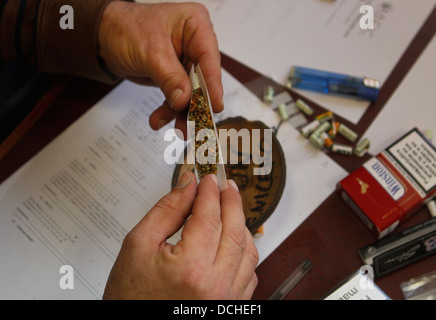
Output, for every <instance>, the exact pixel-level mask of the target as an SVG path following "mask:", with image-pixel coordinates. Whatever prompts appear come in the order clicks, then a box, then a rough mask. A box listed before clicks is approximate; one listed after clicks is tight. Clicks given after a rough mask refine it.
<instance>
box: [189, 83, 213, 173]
mask: <svg viewBox="0 0 436 320" xmlns="http://www.w3.org/2000/svg"><path fill="white" fill-rule="evenodd" d="M188 120H189V121H194V122H195V137H197V136H198V133H199V132H200V131H201V130H203V129H209V132H211V131H213V132H215V131H214V124H213V120H212V114H211V112H210V107H209V104H208V102H207V99H206V97H205V96H204V95H203V91H202V90H201V88H200V87H199V88H196V89H194V90H193V94H192V99H191V105H190V106H189V116H188ZM210 130H211V131H210ZM205 138H207V141H206V142H204V141H197V139H196V140H195V155H196V157H195V167H196V169H197V174H198V178H199V179H202V178H203V177H204V176H206V175H208V174H217V163H218V154H219V153H218V152H219V150H218V148H219V146H218V142H217V137H216V136H215V134H214V135H213V136H210V135H207V136H205ZM200 146H203V148H204V146H205V147H206V148H205V152H204V157H207V158H208V159H214V160H215V161H208V162H206V163H205V164H202V163H199V162H198V159H197V158H198V157H197V150H198V149H199V148H200ZM211 162H212V163H211Z"/></svg>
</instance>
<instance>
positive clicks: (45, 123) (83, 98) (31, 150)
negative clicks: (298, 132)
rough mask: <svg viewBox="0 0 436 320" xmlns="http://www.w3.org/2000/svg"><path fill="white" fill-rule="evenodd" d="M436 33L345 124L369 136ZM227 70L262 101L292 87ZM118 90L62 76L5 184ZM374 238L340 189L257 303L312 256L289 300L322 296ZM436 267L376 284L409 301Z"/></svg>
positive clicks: (347, 164) (38, 110)
mask: <svg viewBox="0 0 436 320" xmlns="http://www.w3.org/2000/svg"><path fill="white" fill-rule="evenodd" d="M435 33H436V9H435V10H434V11H433V12H432V13H431V15H430V16H429V18H428V20H427V21H426V23H425V24H424V25H423V27H422V29H421V30H420V32H419V33H418V34H417V35H416V37H415V38H414V40H413V41H412V43H411V44H410V46H409V48H408V49H407V50H406V52H405V53H404V55H403V56H402V58H401V59H400V61H399V62H398V64H397V65H396V66H395V68H394V70H393V71H392V73H391V74H390V75H389V77H388V79H387V81H386V82H385V83H384V85H383V88H382V90H381V92H380V95H379V98H378V100H377V102H376V103H374V104H373V105H371V106H370V107H369V108H368V110H367V111H366V112H365V114H364V115H363V116H362V118H361V120H360V121H359V123H357V124H352V123H350V122H348V121H347V120H346V119H340V121H342V122H344V123H345V124H347V125H348V126H349V127H350V128H352V129H353V130H354V131H356V132H357V133H358V134H359V135H361V134H363V133H364V132H365V130H366V129H367V128H368V127H369V126H370V124H371V123H372V121H373V120H374V119H375V118H376V116H377V114H378V113H379V112H380V111H381V110H382V109H383V107H384V105H385V104H386V102H387V101H388V99H389V98H390V96H391V95H392V93H393V92H394V91H395V89H396V88H397V87H398V85H399V84H400V82H401V80H402V79H403V78H404V77H405V75H406V74H407V72H408V71H409V69H410V68H411V67H412V66H413V64H414V62H415V61H416V59H417V58H418V57H419V55H420V54H421V52H422V51H423V50H424V48H425V46H426V45H427V44H428V42H429V41H430V39H431V38H432V36H433V35H434V34H435ZM222 65H223V67H224V68H225V69H227V70H228V71H229V72H230V73H231V74H232V75H233V76H234V77H236V78H237V79H238V80H239V81H241V82H242V83H243V84H244V85H246V86H247V88H248V89H250V90H251V91H252V92H253V93H255V94H256V95H257V96H259V98H261V95H262V91H263V88H264V87H265V86H266V85H268V84H271V85H274V86H275V87H276V90H277V91H281V90H285V88H283V87H282V86H280V85H278V84H277V83H274V82H273V81H271V80H270V79H266V78H265V77H263V76H262V75H260V74H258V73H256V72H254V71H253V70H251V69H249V68H247V67H246V66H244V65H242V64H240V63H238V62H237V61H234V60H232V59H231V58H229V57H227V56H225V55H223V56H222ZM112 88H113V86H109V85H105V84H101V83H97V82H93V81H90V80H85V79H81V78H72V77H67V76H61V77H59V81H58V82H57V84H56V85H55V86H54V87H53V88H52V89H51V90H50V91H49V92H48V93H47V94H46V95H45V97H44V98H43V99H42V100H41V101H40V102H39V104H38V105H36V106H35V108H34V110H33V112H32V113H31V114H30V115H29V116H28V117H27V118H26V119H25V120H24V121H23V123H22V124H21V125H20V126H19V127H18V128H17V130H16V131H14V132H13V133H12V134H11V136H10V137H9V138H8V139H7V140H6V141H4V142H3V143H2V145H0V182H1V181H3V180H5V179H6V178H7V177H8V176H9V175H11V174H12V173H13V172H14V171H15V170H17V169H18V168H19V167H20V166H21V165H22V164H24V163H25V162H26V161H27V160H29V159H30V158H31V157H32V156H34V155H35V154H36V153H37V152H38V151H40V150H41V149H42V148H43V147H44V146H46V145H47V144H49V143H50V141H52V140H53V139H54V138H55V137H56V136H57V135H59V134H60V133H61V132H62V131H63V130H64V129H66V128H67V127H68V126H69V125H70V124H72V123H73V122H74V121H75V120H76V119H78V118H79V117H80V116H81V115H82V114H83V113H84V112H86V111H87V110H88V109H89V108H90V107H92V106H93V105H94V104H95V103H96V102H97V101H98V100H100V99H101V98H102V97H103V96H104V95H105V94H107V93H108V92H109V91H110V90H111V89H112ZM291 95H292V96H293V97H294V99H296V98H298V95H296V94H295V93H291ZM313 106H314V108H315V110H316V111H317V113H319V112H321V111H323V110H324V109H323V108H322V107H321V106H318V105H313ZM329 156H331V157H332V159H333V160H334V161H336V162H337V163H338V164H340V165H341V166H342V167H343V168H344V169H345V170H346V171H347V172H351V171H353V170H354V169H356V168H357V167H359V166H360V165H362V164H363V162H365V160H367V159H368V158H369V157H370V155H367V156H366V157H364V158H358V157H355V156H353V157H344V156H338V155H334V154H331V153H329ZM428 218H429V214H428V211H427V209H426V208H423V209H422V210H420V211H419V212H417V213H416V214H415V215H413V216H412V217H411V218H410V219H408V220H407V221H406V222H405V223H404V224H403V225H401V226H400V227H399V228H398V229H397V230H396V232H398V231H400V230H403V229H405V228H407V227H410V226H413V225H415V224H417V223H420V222H423V221H425V220H427V219H428ZM267 236H268V235H267V234H266V235H265V237H267ZM374 241H375V239H374V237H373V236H372V235H371V234H370V233H369V231H367V229H366V228H365V227H364V225H363V224H362V223H361V222H360V221H359V220H358V219H357V218H356V217H355V216H354V214H353V213H352V212H351V210H350V208H349V207H348V206H347V205H345V204H344V202H343V201H342V200H341V199H340V198H339V197H338V195H337V194H336V193H335V191H333V190H332V193H331V195H330V196H329V197H327V199H325V201H324V202H323V203H322V204H321V205H320V206H319V207H318V208H317V209H316V210H315V211H314V212H313V213H312V214H311V215H310V216H309V217H308V219H306V220H305V221H304V222H303V223H302V224H301V225H300V226H299V227H298V228H297V229H296V230H295V231H294V232H293V233H292V234H291V235H290V236H289V237H288V238H287V239H286V240H285V241H284V242H283V243H282V244H281V245H280V246H279V247H278V248H277V249H276V250H275V251H274V252H273V253H272V254H271V255H270V256H269V257H268V258H267V259H266V260H265V261H264V262H263V263H261V264H260V266H259V267H258V268H257V275H258V278H259V284H258V287H257V289H256V291H255V293H254V296H253V298H254V299H267V298H268V297H269V295H270V294H272V293H273V291H274V290H275V289H276V288H277V287H278V286H279V285H280V284H281V283H282V281H283V280H284V279H286V278H287V276H288V275H289V274H290V273H291V272H292V271H293V270H294V269H295V268H296V267H297V266H298V265H299V264H300V263H301V262H302V261H303V260H305V259H309V260H310V261H311V262H312V264H313V266H312V269H311V270H310V271H309V273H308V274H307V275H306V276H305V277H304V278H303V279H302V280H301V282H300V283H298V285H297V286H296V287H295V288H294V290H292V291H291V292H290V294H289V295H288V296H287V297H286V299H321V298H322V297H323V296H324V295H325V294H326V293H328V292H329V291H330V290H331V289H333V288H334V287H335V286H336V285H338V284H339V283H340V282H341V281H343V280H344V279H345V278H347V277H348V276H350V275H351V274H352V273H354V272H356V271H357V270H358V269H359V268H360V267H361V266H362V262H361V260H360V258H359V256H358V253H357V250H358V249H359V248H361V247H364V246H366V245H368V244H370V243H372V242H374ZM434 270H436V255H433V256H431V257H428V258H426V259H424V260H421V261H419V262H416V263H414V264H412V265H410V266H408V267H405V268H403V269H400V270H398V271H395V272H393V273H391V274H388V275H386V276H384V277H382V278H380V279H377V281H376V283H377V284H378V286H379V287H380V288H381V289H382V290H383V291H384V292H385V293H386V294H387V295H388V296H390V297H391V298H392V299H395V300H397V299H404V297H403V294H402V292H401V289H400V286H399V285H400V283H401V282H404V281H407V280H409V279H411V278H413V277H416V276H419V275H422V274H424V273H427V272H430V271H434Z"/></svg>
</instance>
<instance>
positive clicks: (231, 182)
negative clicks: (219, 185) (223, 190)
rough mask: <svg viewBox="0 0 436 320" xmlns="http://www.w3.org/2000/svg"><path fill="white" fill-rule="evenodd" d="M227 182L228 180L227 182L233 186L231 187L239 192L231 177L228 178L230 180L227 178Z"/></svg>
mask: <svg viewBox="0 0 436 320" xmlns="http://www.w3.org/2000/svg"><path fill="white" fill-rule="evenodd" d="M227 182H228V183H229V184H230V185H231V186H232V187H233V189H235V190H236V191H238V192H239V188H238V185H237V184H236V182H235V181H233V180H232V179H230V180H227Z"/></svg>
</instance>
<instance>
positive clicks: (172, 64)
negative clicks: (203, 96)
mask: <svg viewBox="0 0 436 320" xmlns="http://www.w3.org/2000/svg"><path fill="white" fill-rule="evenodd" d="M157 59H158V61H155V66H154V67H153V68H151V78H152V79H153V81H154V82H156V84H157V85H158V86H159V87H160V89H161V90H162V92H163V94H164V95H165V98H166V101H167V103H168V105H169V106H170V108H171V109H173V110H174V111H182V110H183V109H185V108H186V106H187V105H188V104H189V101H190V100H191V95H192V85H191V81H190V79H189V76H188V73H187V72H186V70H185V68H184V67H183V65H182V64H181V63H180V61H179V59H178V58H177V56H176V54H175V52H173V51H170V52H166V53H164V54H162V55H160V56H159V57H157Z"/></svg>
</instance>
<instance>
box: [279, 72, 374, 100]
mask: <svg viewBox="0 0 436 320" xmlns="http://www.w3.org/2000/svg"><path fill="white" fill-rule="evenodd" d="M287 86H288V88H295V89H304V90H310V91H315V92H320V93H326V94H342V95H347V96H352V97H357V98H361V99H364V100H369V101H375V100H376V99H377V96H378V93H379V90H380V82H379V81H378V80H376V79H372V78H368V77H363V78H362V77H353V76H349V75H345V74H340V73H334V72H328V71H322V70H316V69H310V68H304V67H299V66H293V67H292V68H291V71H290V73H289V76H288V82H287Z"/></svg>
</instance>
